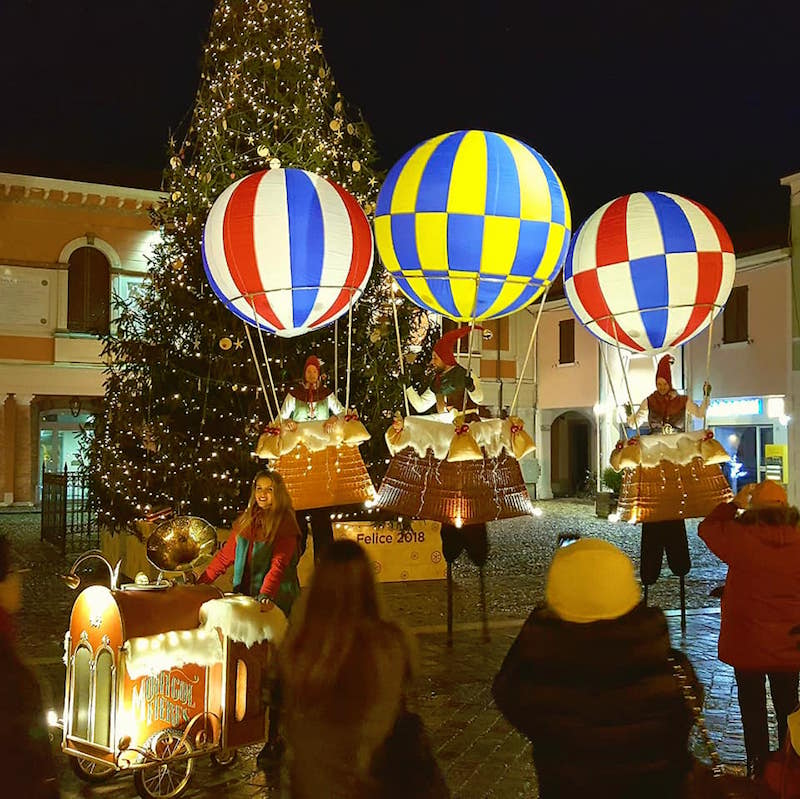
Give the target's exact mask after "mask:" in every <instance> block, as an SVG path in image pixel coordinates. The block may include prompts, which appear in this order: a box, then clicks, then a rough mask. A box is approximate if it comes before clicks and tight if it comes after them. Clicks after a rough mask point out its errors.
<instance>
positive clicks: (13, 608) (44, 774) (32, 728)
mask: <svg viewBox="0 0 800 799" xmlns="http://www.w3.org/2000/svg"><path fill="white" fill-rule="evenodd" d="M20 597H21V584H20V579H19V575H18V574H17V573H16V572H15V571H14V570H13V568H12V566H11V552H10V546H9V543H8V539H7V538H5V537H0V773H1V774H2V775H3V776H2V784H3V796H19V797H25V799H58V796H59V792H58V783H57V781H56V768H55V762H54V760H53V753H52V751H51V749H50V741H49V736H48V733H47V728H46V726H45V715H44V708H43V707H42V696H41V691H40V689H39V683H38V682H37V681H36V677H35V676H34V675H33V673H32V672H31V671H30V670H29V669H28V668H27V666H25V664H24V663H23V662H22V660H20V657H19V655H18V654H17V650H16V646H15V641H14V637H15V636H14V620H13V614H14V613H16V612H17V611H18V610H19V607H20Z"/></svg>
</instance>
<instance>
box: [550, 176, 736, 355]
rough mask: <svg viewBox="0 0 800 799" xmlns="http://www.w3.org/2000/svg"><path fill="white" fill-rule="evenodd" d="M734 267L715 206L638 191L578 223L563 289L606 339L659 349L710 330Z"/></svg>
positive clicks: (585, 321) (634, 347)
mask: <svg viewBox="0 0 800 799" xmlns="http://www.w3.org/2000/svg"><path fill="white" fill-rule="evenodd" d="M735 272H736V256H735V255H734V252H733V245H732V243H731V239H730V236H729V235H728V233H727V231H726V230H725V228H724V227H723V225H722V223H721V222H720V221H719V219H717V217H716V216H714V214H712V213H711V211H709V210H708V209H707V208H705V207H704V206H702V205H700V204H699V203H696V202H694V201H693V200H689V199H687V198H685V197H680V196H678V195H677V194H667V193H665V192H655V191H654V192H637V193H636V194H627V195H625V196H624V197H618V198H617V199H616V200H612V201H611V202H610V203H607V204H606V205H604V206H603V207H602V208H599V209H598V210H597V211H595V212H594V213H593V214H592V215H591V216H590V217H589V218H588V219H587V220H586V221H585V222H584V223H583V225H581V227H580V228H579V230H578V232H577V233H576V234H575V236H574V237H573V239H572V242H571V243H570V248H569V251H568V253H567V261H566V264H565V266H564V290H565V292H566V295H567V300H568V301H569V304H570V306H571V307H572V310H573V312H574V314H575V316H576V317H577V318H578V320H579V321H580V322H581V323H582V324H583V325H584V326H585V327H586V328H587V329H588V330H589V331H590V332H591V333H593V334H594V335H595V336H597V338H599V339H600V340H601V341H606V342H608V343H610V344H615V345H616V343H617V341H618V342H619V344H620V346H622V347H625V348H626V349H628V350H632V351H634V352H654V351H658V350H663V349H666V348H669V347H676V346H678V345H680V344H685V343H686V342H687V341H689V339H691V338H692V337H694V336H696V335H697V334H698V333H700V332H701V331H702V330H703V329H704V328H706V327H707V326H708V324H709V322H710V321H711V317H712V315H713V316H716V315H717V314H718V313H719V312H720V311H721V310H722V308H723V306H724V305H725V302H726V301H727V299H728V295H729V294H730V292H731V288H732V287H733V279H734V275H735Z"/></svg>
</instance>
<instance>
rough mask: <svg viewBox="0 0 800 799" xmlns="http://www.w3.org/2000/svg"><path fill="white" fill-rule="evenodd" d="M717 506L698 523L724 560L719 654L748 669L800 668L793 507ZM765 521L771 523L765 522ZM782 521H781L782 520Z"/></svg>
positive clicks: (797, 536)
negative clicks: (746, 509)
mask: <svg viewBox="0 0 800 799" xmlns="http://www.w3.org/2000/svg"><path fill="white" fill-rule="evenodd" d="M736 511H737V506H736V505H735V504H734V503H733V502H729V503H723V504H721V505H718V506H717V507H716V508H715V509H714V510H713V511H712V512H711V513H710V514H709V515H708V516H707V517H706V518H705V519H704V520H703V521H702V522H700V526H699V528H698V533H699V535H700V538H702V539H703V541H705V542H706V544H707V545H708V548H709V549H710V550H711V551H712V552H713V553H714V554H715V555H716V556H717V557H718V558H719V559H720V560H722V561H724V562H725V563H727V564H728V578H727V581H726V583H725V591H724V593H723V595H722V606H721V618H720V630H719V659H720V660H721V661H723V662H724V663H728V664H730V665H731V666H733V667H734V668H737V669H744V670H750V671H763V672H767V671H798V670H800V650H799V649H798V648H797V645H798V643H800V640H799V639H798V637H797V636H792V635H790V634H789V630H790V629H791V628H792V627H794V626H795V625H796V624H798V623H799V622H800V527H798V526H797V524H796V523H791V521H792V517H796V513H794V511H793V509H792V508H782V509H771V510H769V511H763V510H762V511H760V512H755V511H749V512H747V513H745V514H744V515H743V516H742V517H740V518H739V519H737V518H736ZM768 522H769V523H768ZM781 522H783V523H781Z"/></svg>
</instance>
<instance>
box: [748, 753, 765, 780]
mask: <svg viewBox="0 0 800 799" xmlns="http://www.w3.org/2000/svg"><path fill="white" fill-rule="evenodd" d="M763 775H764V758H763V757H753V758H748V759H747V777H748V779H751V780H758V779H761V777H762V776H763Z"/></svg>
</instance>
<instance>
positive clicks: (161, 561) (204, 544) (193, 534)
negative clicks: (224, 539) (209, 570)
mask: <svg viewBox="0 0 800 799" xmlns="http://www.w3.org/2000/svg"><path fill="white" fill-rule="evenodd" d="M216 546H217V531H216V529H215V528H214V526H213V525H212V524H210V523H209V522H207V521H206V520H205V519H201V518H199V517H198V516H176V517H175V518H174V519H168V520H167V521H164V522H161V524H159V525H158V527H156V529H155V530H153V532H152V534H151V535H150V537H149V538H148V539H147V559H148V560H149V561H150V563H152V564H153V566H155V567H156V568H157V569H159V570H161V571H165V572H188V571H191V570H192V569H193V568H195V566H196V565H197V563H198V561H200V560H201V559H202V558H204V557H209V558H210V557H211V556H212V555H213V554H214V550H215V549H216Z"/></svg>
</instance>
